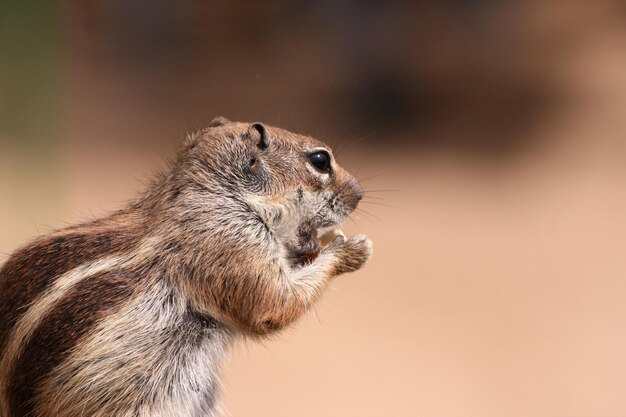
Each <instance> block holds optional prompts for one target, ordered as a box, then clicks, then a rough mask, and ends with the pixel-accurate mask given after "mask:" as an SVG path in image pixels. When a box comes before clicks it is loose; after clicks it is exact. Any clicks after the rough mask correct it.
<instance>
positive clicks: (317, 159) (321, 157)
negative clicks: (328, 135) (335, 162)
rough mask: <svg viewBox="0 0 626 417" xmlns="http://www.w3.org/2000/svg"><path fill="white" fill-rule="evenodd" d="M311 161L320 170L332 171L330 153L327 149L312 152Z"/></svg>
mask: <svg viewBox="0 0 626 417" xmlns="http://www.w3.org/2000/svg"><path fill="white" fill-rule="evenodd" d="M309 162H311V165H313V166H314V167H315V169H317V170H318V171H320V172H330V155H329V154H328V152H326V151H317V152H315V153H312V154H311V155H309Z"/></svg>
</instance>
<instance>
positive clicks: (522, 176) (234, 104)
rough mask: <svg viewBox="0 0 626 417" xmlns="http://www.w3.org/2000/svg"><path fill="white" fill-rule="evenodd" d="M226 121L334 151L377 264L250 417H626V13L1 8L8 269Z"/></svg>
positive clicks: (133, 2) (182, 5) (253, 398)
mask: <svg viewBox="0 0 626 417" xmlns="http://www.w3.org/2000/svg"><path fill="white" fill-rule="evenodd" d="M216 115H224V116H226V117H228V118H230V119H232V120H247V121H257V120H258V121H264V122H267V123H270V124H275V125H279V126H281V127H284V128H287V129H292V130H295V131H298V132H302V133H307V134H311V135H316V136H319V137H320V138H322V139H324V140H326V141H328V142H329V143H336V144H337V145H336V146H335V148H336V149H338V154H339V160H340V162H341V163H342V165H344V166H345V167H346V168H348V169H349V170H350V171H352V172H353V173H356V175H357V177H359V178H360V179H362V180H363V186H364V188H365V189H366V190H367V191H368V192H367V194H368V195H369V196H371V197H372V198H371V199H370V203H369V204H367V203H366V204H362V206H361V207H362V209H363V210H362V211H359V212H358V213H357V214H356V215H355V216H353V217H354V222H351V221H349V222H348V223H347V225H346V229H347V231H349V232H351V233H355V232H357V231H358V230H361V231H362V232H364V233H367V234H368V235H369V236H370V237H371V238H372V240H373V241H374V242H375V255H374V258H373V259H372V261H371V262H370V263H369V264H368V265H367V267H366V268H365V269H364V270H362V271H360V272H358V273H355V274H353V275H348V276H344V277H341V278H340V279H338V280H337V281H336V282H335V283H334V285H333V288H332V289H331V290H330V291H328V293H327V294H326V295H325V297H324V299H323V300H322V301H321V302H320V303H319V304H318V305H317V307H316V308H315V312H313V313H311V314H310V315H308V316H307V317H306V318H305V319H304V320H302V322H301V323H299V324H298V326H297V327H295V328H294V329H293V330H290V331H288V332H286V333H285V334H282V335H280V336H278V337H276V338H275V339H273V340H271V341H268V342H266V343H264V344H262V345H259V344H255V343H248V344H244V345H240V346H238V347H237V349H236V350H235V351H234V353H233V355H232V359H231V360H230V361H229V362H228V363H227V364H226V367H225V368H226V369H225V375H224V381H223V385H224V403H225V408H226V410H227V412H228V413H229V415H232V416H241V417H244V416H251V417H256V416H259V417H263V416H268V417H269V416H272V417H281V416H284V417H291V416H304V417H308V416H331V417H334V416H337V417H340V416H341V417H345V416H355V417H356V416H364V417H367V416H371V417H374V416H393V417H404V416H406V417H409V416H424V417H437V416H442V417H450V416H455V417H457V416H466V417H508V416H511V417H517V416H533V417H543V416H546V417H557V416H571V417H575V416H580V417H588V416H603V417H612V416H616V417H617V416H625V415H626V302H625V301H626V261H625V255H626V237H625V236H626V219H625V217H626V215H625V214H626V141H625V139H624V138H625V136H626V4H624V3H623V2H620V1H612V0H597V1H565V0H564V1H556V0H555V1H540V0H529V1H524V2H519V1H513V0H502V1H495V0H474V1H468V0H445V1H413V2H409V1H385V2H375V1H372V0H369V1H357V0H341V1H331V0H323V1H310V0H309V1H296V0H263V1H254V2H253V1H221V2H210V1H200V0H195V1H191V0H187V1H171V0H108V1H104V0H81V1H79V0H74V1H64V2H44V1H41V2H20V1H8V0H1V1H0V252H2V255H0V261H2V260H3V259H4V258H5V257H6V256H7V254H8V253H10V252H11V251H12V250H14V249H15V248H16V247H17V246H18V245H20V244H23V243H25V242H26V241H28V240H29V239H32V238H33V237H34V236H36V235H37V234H40V233H45V232H46V231H48V230H50V229H52V228H58V227H62V226H64V225H66V224H68V223H73V222H77V221H80V220H84V219H87V218H90V217H92V216H97V215H100V214H102V213H105V212H107V211H109V210H112V209H115V208H117V207H119V206H120V205H121V204H123V202H124V201H125V200H126V199H128V198H130V197H131V196H132V195H133V194H134V193H135V192H137V190H139V189H141V187H142V181H144V180H145V178H148V177H149V175H150V173H151V172H153V171H154V169H155V168H156V167H158V166H161V165H162V162H161V161H162V159H163V158H164V157H167V156H168V155H171V153H172V152H173V149H174V148H175V147H176V145H177V144H178V143H179V141H180V140H181V139H182V138H183V137H184V135H185V134H186V133H187V132H190V131H193V130H195V129H198V128H201V127H204V126H205V125H206V124H207V123H208V121H210V120H211V118H213V117H214V116H216Z"/></svg>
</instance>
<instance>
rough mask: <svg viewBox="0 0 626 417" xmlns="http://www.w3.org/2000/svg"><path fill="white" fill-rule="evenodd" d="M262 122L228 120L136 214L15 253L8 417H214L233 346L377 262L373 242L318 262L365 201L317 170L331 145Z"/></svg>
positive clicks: (4, 414)
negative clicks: (322, 241)
mask: <svg viewBox="0 0 626 417" xmlns="http://www.w3.org/2000/svg"><path fill="white" fill-rule="evenodd" d="M252 126H253V128H252V127H250V125H248V124H243V123H230V122H227V121H225V120H224V119H216V121H215V122H213V123H212V124H211V127H210V128H208V129H206V130H204V131H202V132H200V133H198V134H196V135H193V136H191V137H190V138H188V139H187V141H186V142H185V144H184V145H183V147H182V149H181V151H180V154H179V156H178V158H177V160H176V161H175V162H174V164H173V165H172V167H171V168H170V169H169V171H168V172H166V173H165V174H163V175H161V176H159V177H158V178H157V179H156V180H155V182H154V183H153V185H152V186H151V187H149V188H148V190H146V192H145V193H144V194H143V195H142V196H140V198H138V199H137V200H136V201H134V202H133V203H131V204H129V205H128V207H127V208H125V209H124V210H121V211H119V212H117V213H114V214H112V215H111V216H109V217H107V218H104V219H101V220H97V221H94V222H90V223H86V224H84V225H79V226H74V227H70V228H67V229H65V230H61V231H59V232H55V233H53V234H51V235H48V236H44V237H41V238H38V239H37V240H35V241H34V242H33V243H31V244H29V245H27V246H25V247H24V248H22V249H20V250H18V251H16V252H15V253H14V254H13V255H12V256H11V257H10V258H9V260H8V261H7V263H6V264H5V265H4V266H3V267H2V269H0V417H26V416H29V417H79V416H95V417H108V416H116V417H118V416H122V417H125V416H128V417H143V416H154V417H174V416H176V417H195V416H197V417H208V416H213V415H215V414H216V413H217V410H219V405H218V399H217V388H218V386H219V379H218V375H219V368H220V364H221V362H222V359H223V357H224V355H225V354H226V353H227V352H228V349H229V346H230V345H231V344H232V342H233V340H235V338H236V337H237V336H238V335H248V336H255V335H256V336H260V335H264V334H269V333H272V332H275V331H278V330H280V329H282V328H284V327H286V326H288V325H290V324H291V323H293V322H295V321H296V320H297V319H298V318H299V317H300V316H301V315H302V314H304V313H305V312H306V311H307V310H308V309H309V307H310V306H311V304H312V303H314V302H315V301H316V300H317V299H318V298H319V296H320V295H321V294H322V292H323V290H324V289H325V287H326V286H327V284H328V282H329V281H330V279H331V278H332V277H333V276H336V275H339V274H341V273H345V272H351V271H354V270H357V269H359V268H360V267H361V266H362V265H363V264H364V263H365V261H366V260H367V259H368V258H369V256H370V255H371V242H369V241H368V240H367V239H366V238H365V237H364V236H356V237H351V238H348V239H344V238H343V237H341V238H337V239H335V240H334V241H333V242H331V243H330V244H329V245H328V246H326V247H325V248H323V249H321V250H320V251H317V252H315V254H314V255H308V254H310V253H312V252H311V251H312V250H315V248H316V246H315V245H316V238H315V236H314V232H315V228H316V227H319V226H321V225H326V224H337V223H338V222H340V221H341V220H342V219H343V217H345V215H346V214H347V213H349V211H351V210H352V209H354V207H356V204H357V203H358V200H359V199H360V196H361V191H360V189H359V188H358V185H357V184H356V182H355V181H354V179H353V178H352V177H351V176H350V175H349V174H347V173H346V172H345V171H343V170H342V169H341V168H340V167H339V166H338V165H336V163H335V162H333V172H332V175H330V174H325V173H318V172H317V171H316V170H315V169H312V168H311V167H310V166H309V165H308V162H307V160H306V153H307V152H309V151H310V150H311V149H317V148H319V147H320V146H324V145H323V144H321V142H318V141H316V140H314V139H312V138H306V137H302V136H298V135H295V134H292V133H289V132H286V131H282V130H280V129H276V128H266V127H264V126H262V125H260V124H258V123H257V124H254V125H252ZM259 135H260V136H261V137H259ZM257 143H258V144H262V146H261V145H258V146H257ZM303 254H307V256H304V255H303Z"/></svg>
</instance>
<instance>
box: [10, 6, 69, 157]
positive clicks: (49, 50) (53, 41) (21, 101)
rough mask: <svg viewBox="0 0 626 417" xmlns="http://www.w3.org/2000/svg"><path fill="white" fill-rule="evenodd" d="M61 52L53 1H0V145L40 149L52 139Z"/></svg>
mask: <svg viewBox="0 0 626 417" xmlns="http://www.w3.org/2000/svg"><path fill="white" fill-rule="evenodd" d="M64 52H65V51H64V44H63V38H62V27H61V15H60V10H59V6H58V3H57V2H55V1H33V2H30V1H29V2H25V1H7V0H5V1H2V2H0V143H2V142H6V141H9V140H10V141H11V142H12V144H17V145H18V146H20V147H24V148H28V147H32V146H35V145H36V146H37V150H38V151H41V148H40V146H41V145H46V144H47V145H52V144H53V143H54V142H56V141H57V140H58V138H59V134H60V130H61V127H62V123H61V118H62V112H63V104H64V98H63V96H64V94H63V91H64V86H63V84H64V81H63V72H64V68H63V64H64V62H65V61H64ZM8 138H12V139H8Z"/></svg>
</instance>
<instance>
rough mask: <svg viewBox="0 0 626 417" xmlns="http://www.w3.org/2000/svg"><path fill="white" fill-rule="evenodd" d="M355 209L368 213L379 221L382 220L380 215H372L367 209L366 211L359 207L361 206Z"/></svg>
mask: <svg viewBox="0 0 626 417" xmlns="http://www.w3.org/2000/svg"><path fill="white" fill-rule="evenodd" d="M355 211H359V212H362V213H365V214H369V215H370V216H372V217H373V218H374V219H376V220H378V221H379V222H382V219H381V218H380V217H378V216H375V215H373V214H372V213H370V212H369V211H367V210H364V209H363V208H361V207H357V208H356V210H355Z"/></svg>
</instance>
